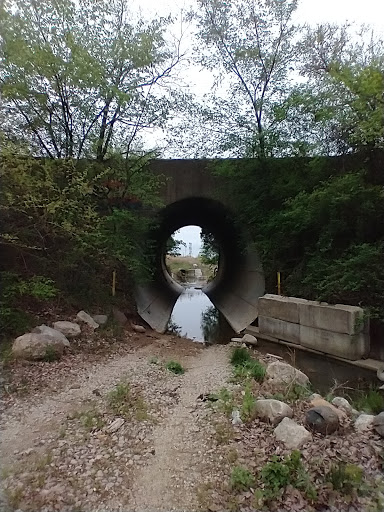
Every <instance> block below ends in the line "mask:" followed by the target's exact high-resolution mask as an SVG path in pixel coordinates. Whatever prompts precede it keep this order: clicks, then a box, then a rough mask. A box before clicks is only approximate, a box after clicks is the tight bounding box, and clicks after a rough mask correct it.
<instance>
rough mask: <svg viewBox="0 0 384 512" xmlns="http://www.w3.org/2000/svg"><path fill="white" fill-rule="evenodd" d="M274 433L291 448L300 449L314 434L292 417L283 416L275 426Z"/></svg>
mask: <svg viewBox="0 0 384 512" xmlns="http://www.w3.org/2000/svg"><path fill="white" fill-rule="evenodd" d="M274 434H275V436H276V439H277V440H278V441H281V442H282V443H284V445H285V447H286V448H288V449H289V450H299V449H300V448H302V446H303V445H304V444H305V443H308V442H309V441H311V440H312V434H311V433H310V432H308V430H307V429H306V428H304V427H303V426H301V425H298V424H297V423H296V421H294V420H292V419H291V418H283V419H282V420H281V422H280V423H279V424H278V425H277V427H276V428H275V430H274Z"/></svg>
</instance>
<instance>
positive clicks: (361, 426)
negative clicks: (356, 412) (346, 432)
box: [355, 414, 375, 432]
mask: <svg viewBox="0 0 384 512" xmlns="http://www.w3.org/2000/svg"><path fill="white" fill-rule="evenodd" d="M374 419H375V416H373V414H360V416H359V417H358V418H357V419H356V421H355V430H357V432H364V430H368V429H370V428H371V427H372V426H373V420H374Z"/></svg>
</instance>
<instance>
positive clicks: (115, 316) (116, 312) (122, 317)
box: [112, 308, 128, 325]
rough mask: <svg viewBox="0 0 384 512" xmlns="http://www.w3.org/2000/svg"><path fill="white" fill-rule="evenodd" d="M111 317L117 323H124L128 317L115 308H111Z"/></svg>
mask: <svg viewBox="0 0 384 512" xmlns="http://www.w3.org/2000/svg"><path fill="white" fill-rule="evenodd" d="M112 314H113V319H114V320H115V322H117V323H118V324H119V325H125V324H126V323H127V322H128V318H127V317H126V316H125V314H124V313H123V312H122V311H120V310H119V309H117V308H113V310H112Z"/></svg>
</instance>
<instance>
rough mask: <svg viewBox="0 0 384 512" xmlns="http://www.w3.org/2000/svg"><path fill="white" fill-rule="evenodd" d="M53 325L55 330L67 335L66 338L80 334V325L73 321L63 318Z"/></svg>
mask: <svg viewBox="0 0 384 512" xmlns="http://www.w3.org/2000/svg"><path fill="white" fill-rule="evenodd" d="M53 327H54V329H56V331H60V332H62V333H63V334H64V335H65V336H68V338H76V336H80V334H81V329H80V325H79V324H76V323H75V322H66V321H65V320H62V321H59V322H55V323H54V324H53Z"/></svg>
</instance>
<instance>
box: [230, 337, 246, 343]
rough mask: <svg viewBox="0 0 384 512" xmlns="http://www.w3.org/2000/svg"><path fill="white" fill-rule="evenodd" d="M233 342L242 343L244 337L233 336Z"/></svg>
mask: <svg viewBox="0 0 384 512" xmlns="http://www.w3.org/2000/svg"><path fill="white" fill-rule="evenodd" d="M231 341H232V343H241V342H242V341H243V338H231Z"/></svg>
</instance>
